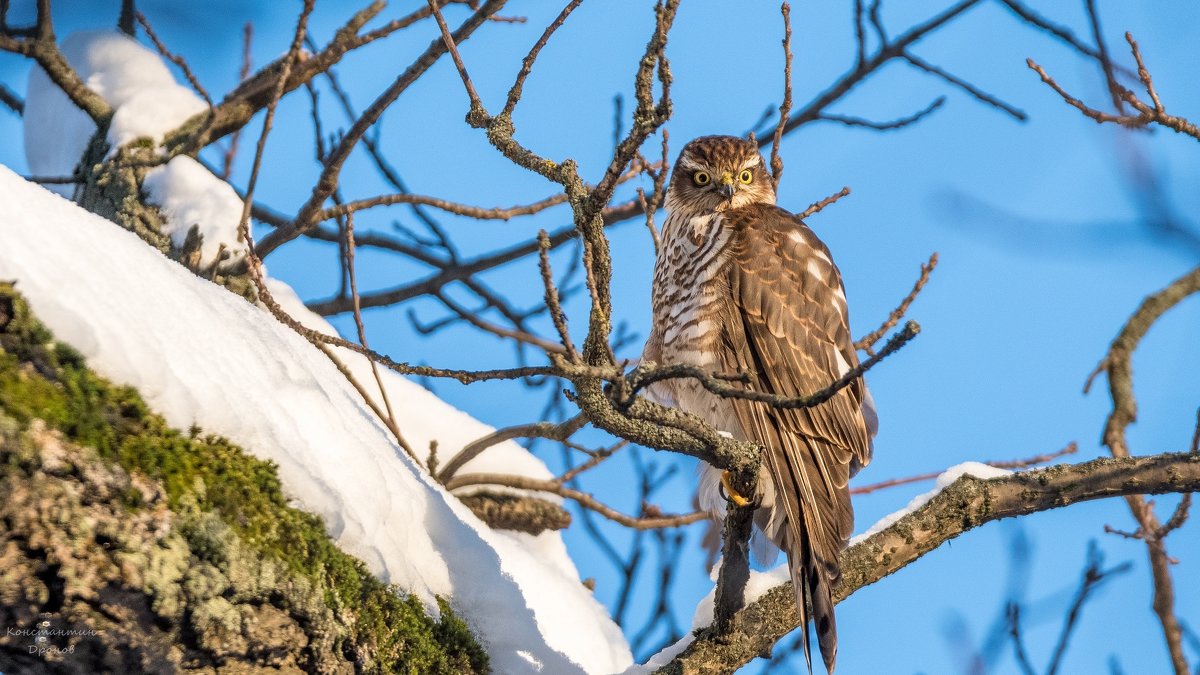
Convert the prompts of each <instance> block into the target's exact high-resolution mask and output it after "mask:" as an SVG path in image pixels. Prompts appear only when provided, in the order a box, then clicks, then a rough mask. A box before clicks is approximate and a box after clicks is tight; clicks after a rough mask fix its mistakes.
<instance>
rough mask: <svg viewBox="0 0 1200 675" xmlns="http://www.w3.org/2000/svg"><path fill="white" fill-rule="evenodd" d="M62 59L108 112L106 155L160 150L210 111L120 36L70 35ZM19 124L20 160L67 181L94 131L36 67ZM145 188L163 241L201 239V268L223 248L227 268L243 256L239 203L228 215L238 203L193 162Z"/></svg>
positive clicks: (157, 172) (153, 174) (154, 176)
mask: <svg viewBox="0 0 1200 675" xmlns="http://www.w3.org/2000/svg"><path fill="white" fill-rule="evenodd" d="M62 52H63V55H64V56H65V57H66V59H67V62H68V63H70V64H71V66H72V67H73V68H74V69H75V71H76V72H77V73H78V74H79V77H80V78H81V79H82V80H83V81H84V83H86V84H87V85H88V87H89V88H90V89H92V90H93V91H95V92H96V93H97V94H99V95H100V96H101V98H103V99H104V100H105V101H107V102H108V104H109V105H111V106H112V107H113V119H112V123H111V125H110V126H109V128H108V132H107V139H108V142H109V145H110V146H111V147H110V150H109V152H110V154H111V153H112V152H114V151H115V150H116V149H117V148H119V147H120V146H122V145H125V144H126V143H130V142H132V141H134V140H136V139H139V138H149V139H151V140H153V141H154V142H155V143H158V142H160V141H162V138H163V135H164V134H166V133H167V132H169V131H172V130H173V129H175V128H177V127H178V126H179V125H181V124H182V123H183V122H185V121H186V120H187V119H188V118H190V117H192V116H193V115H196V114H198V113H201V112H203V111H204V110H206V109H207V108H208V104H206V103H205V102H204V101H203V100H202V99H201V98H200V97H199V96H197V95H196V94H195V93H193V92H192V90H191V89H188V88H187V87H185V86H183V85H181V84H179V83H178V82H176V81H175V78H174V76H172V75H171V71H170V70H168V69H167V66H166V65H165V64H164V63H163V62H162V59H160V58H159V56H158V54H156V53H155V52H153V51H151V50H150V49H147V48H146V47H144V46H142V45H141V44H139V43H138V42H137V41H136V40H133V39H131V38H129V37H127V36H125V35H123V34H121V33H115V32H112V31H91V32H84V33H76V34H74V35H71V36H70V37H68V38H67V39H66V40H63V43H62ZM24 120H25V156H26V158H27V159H28V161H29V170H30V171H31V172H32V173H33V174H34V175H37V176H69V175H71V174H72V173H73V172H74V170H75V166H76V165H77V164H79V160H80V158H81V157H82V155H83V152H84V150H85V149H86V148H87V144H88V141H89V140H90V139H91V137H92V134H94V133H95V132H96V125H95V124H94V123H93V122H92V121H91V119H90V118H89V117H88V116H87V115H85V114H84V113H83V111H81V110H79V109H78V108H76V107H75V105H74V104H73V103H71V101H70V100H69V99H68V98H67V96H66V94H64V93H62V91H61V90H60V89H59V88H58V87H57V86H56V85H54V84H53V83H52V82H51V81H50V78H49V77H48V76H47V75H46V73H45V71H43V70H42V69H41V68H38V67H34V68H32V69H31V70H30V73H29V89H28V93H27V95H26V101H25V116H24ZM144 187H145V189H146V190H147V192H148V193H149V196H150V202H151V203H154V204H157V205H159V206H160V207H162V209H163V213H164V215H165V216H166V218H167V221H168V223H169V226H168V227H167V228H165V232H164V234H167V235H170V237H171V240H172V241H173V242H174V244H175V246H177V247H178V246H181V245H183V241H184V239H185V237H186V236H187V231H188V230H189V229H190V228H191V227H192V226H193V225H197V226H198V227H199V232H200V234H201V235H203V237H204V245H203V247H202V249H201V261H200V262H201V264H202V265H208V264H210V263H212V261H213V260H215V259H216V255H217V251H218V250H219V247H220V243H222V242H223V243H224V244H225V250H227V251H229V252H230V253H231V257H230V261H231V262H232V261H233V260H236V259H237V258H239V257H240V256H241V254H242V252H243V251H244V248H245V247H244V246H243V245H241V244H238V242H237V224H238V220H239V219H240V218H241V206H240V202H237V203H238V204H239V206H238V207H237V208H238V210H237V212H236V213H234V212H232V211H231V210H230V208H229V205H230V204H231V203H233V202H236V201H237V196H236V194H234V192H233V188H231V187H230V186H229V185H228V184H227V183H225V182H224V181H222V180H220V179H218V178H217V177H215V176H213V175H212V174H211V173H209V172H208V171H207V170H206V169H204V167H203V166H201V165H200V164H199V163H198V162H196V160H194V159H192V158H190V157H175V158H174V159H172V160H171V161H170V162H169V163H167V164H166V165H165V166H160V167H156V168H154V169H151V170H150V171H148V172H147V175H146V180H145V185H144ZM51 189H53V190H55V191H56V192H58V193H59V194H61V195H63V196H64V197H70V196H71V195H72V194H73V192H74V187H73V186H71V185H55V186H52V187H51ZM230 197H232V200H231V199H230Z"/></svg>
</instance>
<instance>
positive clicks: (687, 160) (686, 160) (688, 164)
mask: <svg viewBox="0 0 1200 675" xmlns="http://www.w3.org/2000/svg"><path fill="white" fill-rule="evenodd" d="M679 166H681V167H683V168H685V169H699V168H701V166H700V165H699V164H697V163H696V161H695V160H693V159H692V158H691V157H680V158H679Z"/></svg>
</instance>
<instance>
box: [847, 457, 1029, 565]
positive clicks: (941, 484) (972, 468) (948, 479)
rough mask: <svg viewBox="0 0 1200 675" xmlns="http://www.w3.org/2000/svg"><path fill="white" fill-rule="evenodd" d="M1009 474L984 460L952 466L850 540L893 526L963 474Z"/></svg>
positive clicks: (863, 538) (851, 542)
mask: <svg viewBox="0 0 1200 675" xmlns="http://www.w3.org/2000/svg"><path fill="white" fill-rule="evenodd" d="M1009 475H1012V471H1009V470H1008V469H997V468H996V467H994V466H989V465H987V464H984V463H982V462H963V463H962V464H957V465H955V466H952V467H950V468H949V469H946V470H945V471H943V472H942V473H941V474H940V475H938V477H937V482H936V483H935V485H934V487H933V489H932V490H930V491H929V492H926V493H924V494H920V495H917V496H916V497H913V498H912V501H910V502H909V503H908V505H907V506H905V507H904V508H902V509H900V510H899V511H895V512H893V513H889V514H888V515H886V516H884V517H882V518H880V519H879V520H878V521H877V522H876V523H875V524H874V525H872V526H871V527H869V528H867V530H866V531H865V532H863V533H862V534H857V535H855V536H854V538H852V539H851V540H850V545H851V546H854V545H855V544H857V543H859V542H861V541H863V540H865V539H867V538H868V537H870V536H872V535H874V534H877V533H879V532H882V531H884V530H886V529H887V528H889V527H891V526H892V524H893V523H895V522H896V521H898V520H900V519H901V518H903V517H904V516H907V515H908V514H910V513H912V512H913V511H916V510H917V509H919V508H921V507H922V506H925V504H927V503H928V502H929V500H930V499H933V498H934V497H936V496H937V494H938V493H939V492H941V491H942V490H945V489H946V488H948V487H950V484H951V483H953V482H954V481H956V480H958V479H959V478H961V477H963V476H974V477H976V478H983V479H985V480H986V479H988V478H1000V477H1003V476H1009Z"/></svg>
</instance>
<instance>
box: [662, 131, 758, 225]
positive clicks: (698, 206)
mask: <svg viewBox="0 0 1200 675" xmlns="http://www.w3.org/2000/svg"><path fill="white" fill-rule="evenodd" d="M757 203H767V204H774V203H775V188H774V186H773V184H772V182H771V176H770V174H769V173H767V167H766V162H764V161H763V157H762V155H761V154H759V152H758V146H757V145H755V144H754V143H753V142H752V141H749V140H746V139H744V138H738V137H737V136H701V137H700V138H697V139H695V140H693V141H692V142H690V143H688V144H687V145H685V146H683V151H681V152H680V153H679V159H678V160H677V161H676V162H675V170H674V171H672V172H671V186H670V189H669V190H668V192H667V209H669V210H671V211H681V210H682V211H689V212H698V213H710V212H713V211H725V210H727V209H734V208H738V207H741V206H747V205H749V204H757Z"/></svg>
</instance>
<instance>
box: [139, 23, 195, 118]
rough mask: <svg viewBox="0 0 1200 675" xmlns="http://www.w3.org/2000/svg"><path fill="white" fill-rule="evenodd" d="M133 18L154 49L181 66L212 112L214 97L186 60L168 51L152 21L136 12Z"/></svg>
mask: <svg viewBox="0 0 1200 675" xmlns="http://www.w3.org/2000/svg"><path fill="white" fill-rule="evenodd" d="M133 16H134V18H136V19H137V22H138V23H140V24H141V25H142V29H143V30H145V31H146V36H147V37H149V38H150V41H151V42H153V43H154V48H155V49H157V50H158V53H159V54H162V56H163V58H165V59H167V60H168V61H170V62H171V63H174V64H175V65H177V66H179V69H180V70H182V71H183V76H184V77H186V78H187V81H188V83H189V84H191V85H192V89H195V90H196V93H197V94H200V97H201V98H203V99H204V102H205V103H207V104H208V108H209V110H212V107H213V101H212V97H211V96H209V95H208V91H206V90H205V89H204V87H203V86H202V85H201V84H200V80H199V79H197V77H196V74H195V73H193V72H192V69H191V68H189V67H188V64H187V61H186V60H184V58H183V57H182V56H180V55H179V54H175V53H173V52H172V51H171V50H169V49H167V46H166V45H165V44H163V41H162V40H160V39H158V35H156V34H155V33H154V29H153V28H151V27H150V21H148V20H147V19H146V15H144V14H142V13H141V12H136V11H135V12H134V13H133Z"/></svg>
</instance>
